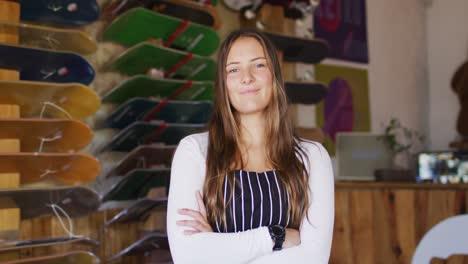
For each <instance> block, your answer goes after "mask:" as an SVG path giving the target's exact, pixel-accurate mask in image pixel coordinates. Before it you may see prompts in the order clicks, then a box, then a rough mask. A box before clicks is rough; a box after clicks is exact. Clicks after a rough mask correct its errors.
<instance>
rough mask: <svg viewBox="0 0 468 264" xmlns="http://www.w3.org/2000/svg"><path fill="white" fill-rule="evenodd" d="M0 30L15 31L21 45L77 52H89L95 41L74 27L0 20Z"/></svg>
mask: <svg viewBox="0 0 468 264" xmlns="http://www.w3.org/2000/svg"><path fill="white" fill-rule="evenodd" d="M0 32H4V33H7V34H12V33H17V34H18V36H19V44H20V45H22V46H29V47H38V48H44V49H51V50H57V51H69V52H76V53H79V54H91V53H94V52H95V51H96V50H97V45H96V43H95V42H94V41H93V40H92V39H91V37H90V36H88V35H87V34H86V33H84V32H83V31H80V30H75V29H59V28H55V27H47V26H38V25H33V24H26V23H17V22H11V21H0Z"/></svg>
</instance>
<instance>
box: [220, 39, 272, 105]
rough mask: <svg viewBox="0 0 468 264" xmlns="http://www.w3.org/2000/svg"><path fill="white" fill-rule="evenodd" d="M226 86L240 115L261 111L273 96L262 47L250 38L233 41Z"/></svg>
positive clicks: (227, 64) (230, 98) (232, 103)
mask: <svg viewBox="0 0 468 264" xmlns="http://www.w3.org/2000/svg"><path fill="white" fill-rule="evenodd" d="M225 70H226V86H227V90H228V91H227V92H228V96H229V101H230V103H231V105H232V106H233V107H234V108H235V109H236V111H237V112H238V113H240V114H254V113H258V112H262V111H263V110H264V109H265V108H266V107H267V105H268V103H269V102H270V99H271V96H272V93H273V78H272V73H271V71H270V67H269V65H268V62H267V58H266V54H265V52H264V50H263V47H262V45H261V44H260V43H259V42H258V41H257V40H256V39H255V38H252V37H241V38H239V39H237V40H236V41H235V42H234V43H233V45H232V47H231V50H230V51H229V53H228V56H227V62H226V68H225Z"/></svg>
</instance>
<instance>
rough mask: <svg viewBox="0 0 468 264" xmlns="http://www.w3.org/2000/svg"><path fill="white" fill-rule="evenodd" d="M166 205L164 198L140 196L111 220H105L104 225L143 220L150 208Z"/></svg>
mask: <svg viewBox="0 0 468 264" xmlns="http://www.w3.org/2000/svg"><path fill="white" fill-rule="evenodd" d="M165 206H167V197H166V198H158V199H152V198H142V199H139V200H137V201H136V202H134V203H133V204H131V205H130V206H129V207H127V208H125V209H124V210H122V211H120V212H119V213H118V214H117V215H115V216H114V217H113V218H112V219H111V220H109V221H108V222H106V224H105V225H106V226H110V225H111V224H113V223H129V222H133V221H138V220H140V221H142V220H145V219H146V218H147V217H148V216H149V214H150V213H151V211H152V210H154V209H156V208H158V207H159V208H161V207H165Z"/></svg>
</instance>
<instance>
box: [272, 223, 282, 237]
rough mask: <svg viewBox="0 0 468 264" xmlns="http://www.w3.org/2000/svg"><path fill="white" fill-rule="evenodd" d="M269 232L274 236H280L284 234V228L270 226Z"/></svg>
mask: <svg viewBox="0 0 468 264" xmlns="http://www.w3.org/2000/svg"><path fill="white" fill-rule="evenodd" d="M271 231H272V232H273V234H274V235H275V236H282V235H283V234H284V228H283V227H282V226H277V225H275V226H272V227H271Z"/></svg>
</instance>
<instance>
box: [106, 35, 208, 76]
mask: <svg viewBox="0 0 468 264" xmlns="http://www.w3.org/2000/svg"><path fill="white" fill-rule="evenodd" d="M108 68H109V70H113V71H118V72H121V73H124V74H127V75H136V74H147V73H148V71H149V70H151V69H159V70H162V71H163V72H164V77H165V78H173V79H187V80H194V81H213V80H214V78H215V72H216V63H215V62H214V60H212V59H210V58H205V57H200V56H197V55H192V54H190V53H186V52H182V51H178V50H174V49H169V48H165V47H162V46H158V45H155V44H151V43H147V42H145V43H139V44H137V45H135V46H133V47H131V48H129V49H128V50H126V51H125V52H124V53H123V54H122V55H120V56H119V57H117V58H116V59H115V60H114V61H112V62H111V63H110V64H109V65H108Z"/></svg>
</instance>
